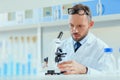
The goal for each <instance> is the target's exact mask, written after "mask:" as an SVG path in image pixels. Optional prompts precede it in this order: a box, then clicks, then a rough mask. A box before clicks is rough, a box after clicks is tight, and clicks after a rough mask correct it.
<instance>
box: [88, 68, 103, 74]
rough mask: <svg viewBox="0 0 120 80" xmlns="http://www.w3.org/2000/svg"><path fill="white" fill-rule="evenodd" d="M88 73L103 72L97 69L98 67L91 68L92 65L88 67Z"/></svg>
mask: <svg viewBox="0 0 120 80" xmlns="http://www.w3.org/2000/svg"><path fill="white" fill-rule="evenodd" d="M87 74H93V75H94V74H101V71H98V70H96V69H93V68H90V67H88V72H87Z"/></svg>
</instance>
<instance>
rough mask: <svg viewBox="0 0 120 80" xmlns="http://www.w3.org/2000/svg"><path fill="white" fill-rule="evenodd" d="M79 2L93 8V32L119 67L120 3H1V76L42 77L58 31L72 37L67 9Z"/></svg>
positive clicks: (52, 0) (93, 0) (50, 0)
mask: <svg viewBox="0 0 120 80" xmlns="http://www.w3.org/2000/svg"><path fill="white" fill-rule="evenodd" d="M78 3H83V4H85V5H88V6H89V7H90V9H91V11H92V16H93V20H94V22H95V25H94V27H93V28H92V29H91V32H93V33H94V34H95V35H96V36H98V37H99V38H100V39H102V40H103V41H105V42H106V43H107V44H108V45H109V46H110V47H111V48H113V54H114V56H115V57H116V62H117V63H119V65H120V7H119V4H120V0H0V77H1V76H2V77H6V76H8V77H15V76H22V77H24V76H33V77H34V76H39V74H40V71H41V70H42V63H43V62H44V58H45V57H48V56H50V55H49V52H50V49H49V48H50V47H51V45H52V42H53V41H54V39H56V38H57V36H58V34H59V32H60V31H62V32H63V33H64V34H63V37H62V40H64V39H66V38H68V37H69V36H70V32H69V25H68V14H67V9H68V8H70V7H72V6H73V5H75V4H78ZM53 54H54V53H53ZM16 80H17V79H16Z"/></svg>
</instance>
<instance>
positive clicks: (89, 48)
mask: <svg viewBox="0 0 120 80" xmlns="http://www.w3.org/2000/svg"><path fill="white" fill-rule="evenodd" d="M68 14H69V15H70V18H69V25H70V32H71V36H72V37H71V38H69V39H67V40H65V41H63V42H62V44H61V48H62V50H63V52H65V53H67V55H66V56H65V58H64V59H63V61H62V62H61V63H59V64H58V68H59V69H60V70H61V72H64V74H92V73H94V74H96V73H99V72H102V71H104V70H105V65H104V64H107V63H104V59H105V58H104V57H105V56H104V48H106V47H108V46H107V45H106V44H105V43H104V42H103V41H102V40H100V39H98V38H96V37H95V36H94V35H93V34H92V33H90V32H89V29H91V28H92V27H93V25H94V22H93V21H92V17H91V12H90V9H89V7H87V6H85V5H82V4H77V5H75V6H73V7H72V8H69V9H68ZM110 56H112V55H110ZM103 58H104V59H103ZM110 58H111V57H110ZM110 58H109V59H110ZM106 60H107V59H106ZM109 64H111V66H112V63H109ZM107 68H109V67H107Z"/></svg>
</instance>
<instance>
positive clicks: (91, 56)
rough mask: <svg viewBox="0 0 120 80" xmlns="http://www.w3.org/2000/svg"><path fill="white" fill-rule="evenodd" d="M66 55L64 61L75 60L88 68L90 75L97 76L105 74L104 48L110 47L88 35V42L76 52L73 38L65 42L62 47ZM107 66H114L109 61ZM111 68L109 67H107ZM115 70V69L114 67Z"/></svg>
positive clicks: (90, 34)
mask: <svg viewBox="0 0 120 80" xmlns="http://www.w3.org/2000/svg"><path fill="white" fill-rule="evenodd" d="M60 47H61V48H62V50H63V52H64V53H67V55H66V56H65V57H64V58H63V61H68V60H75V61H77V62H78V63H80V64H83V65H85V66H87V67H88V74H97V73H101V72H103V71H104V70H105V69H104V68H105V65H103V64H106V63H104V60H103V59H105V57H104V48H106V47H108V46H107V45H106V44H105V43H104V42H103V41H101V40H100V39H98V38H97V37H95V36H94V35H93V34H92V33H88V35H87V40H86V41H85V43H84V44H82V46H81V47H80V48H79V49H78V50H77V51H76V52H74V46H73V39H72V37H71V38H69V39H66V40H64V41H63V42H62V43H61V46H60ZM111 56H112V58H113V55H112V54H111V55H110V57H109V59H110V60H111ZM106 62H107V64H109V65H111V66H113V65H114V64H113V63H112V62H110V61H109V60H108V61H106ZM107 68H109V66H107ZM112 68H113V67H112Z"/></svg>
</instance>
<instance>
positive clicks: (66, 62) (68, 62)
mask: <svg viewBox="0 0 120 80" xmlns="http://www.w3.org/2000/svg"><path fill="white" fill-rule="evenodd" d="M70 63H72V61H64V62H62V63H59V65H63V64H70Z"/></svg>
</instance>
